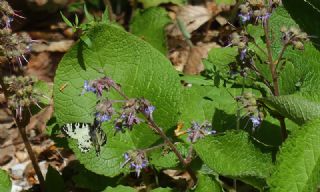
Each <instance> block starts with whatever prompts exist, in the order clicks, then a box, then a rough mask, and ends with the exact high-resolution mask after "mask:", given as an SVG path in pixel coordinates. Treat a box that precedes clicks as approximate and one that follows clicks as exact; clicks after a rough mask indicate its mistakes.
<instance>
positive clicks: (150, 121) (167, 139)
mask: <svg viewBox="0 0 320 192" xmlns="http://www.w3.org/2000/svg"><path fill="white" fill-rule="evenodd" d="M112 87H113V88H114V89H115V90H116V91H117V92H118V93H119V94H120V95H121V96H122V97H124V98H125V99H126V100H129V97H128V96H126V95H125V94H124V93H123V92H122V91H121V90H120V88H119V87H118V86H116V85H112ZM141 112H142V114H143V115H144V117H145V118H146V119H147V121H148V124H149V125H150V126H151V127H152V128H153V129H154V130H155V131H156V132H157V133H158V134H159V135H160V137H161V138H162V139H163V140H164V141H165V142H166V143H167V144H168V145H169V147H170V148H171V150H172V151H173V153H174V154H175V155H176V156H177V157H178V159H179V161H180V163H181V164H182V165H183V167H184V168H185V169H186V170H187V172H188V173H189V175H190V177H191V178H192V181H193V184H196V183H197V177H196V175H195V173H194V172H193V170H192V169H191V168H190V167H189V166H188V163H187V162H186V161H185V160H184V158H183V157H182V155H181V153H180V152H179V151H178V149H177V148H176V146H175V145H174V144H173V143H172V142H171V140H170V139H169V138H168V137H167V135H166V134H165V133H164V132H163V131H162V129H161V128H160V127H159V126H158V125H157V124H156V123H155V122H154V121H153V119H151V118H150V117H149V116H148V115H146V114H145V113H144V112H143V111H141Z"/></svg>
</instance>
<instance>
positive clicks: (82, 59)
mask: <svg viewBox="0 0 320 192" xmlns="http://www.w3.org/2000/svg"><path fill="white" fill-rule="evenodd" d="M87 35H88V37H89V38H90V39H91V42H92V46H91V47H90V48H87V47H86V46H85V45H83V44H81V43H78V44H76V45H75V46H74V47H73V48H72V49H71V50H70V51H69V52H68V53H67V54H66V55H65V56H64V58H63V59H62V61H61V62H60V64H59V67H58V69H57V72H56V77H55V83H54V84H55V85H54V108H55V116H56V118H57V122H58V123H59V124H60V125H63V124H65V123H70V122H86V123H91V122H93V118H94V116H93V112H94V107H95V104H96V101H97V99H96V96H95V95H94V94H93V93H86V94H84V95H83V96H80V93H81V91H82V87H83V84H84V81H85V80H93V79H97V78H99V77H102V76H104V75H107V76H109V77H111V78H112V79H113V80H115V81H116V82H117V83H120V85H121V87H122V90H123V92H124V93H125V94H126V95H127V96H129V97H134V98H137V97H144V98H146V99H148V100H149V101H151V103H152V104H153V105H154V106H155V107H156V110H155V112H154V119H155V121H156V122H157V124H158V125H160V126H161V127H162V128H163V130H165V131H166V130H168V129H169V128H172V127H174V126H175V124H176V122H177V121H178V115H179V112H180V107H179V106H180V98H181V96H180V94H181V90H180V82H179V77H178V75H177V73H176V71H174V69H173V68H172V66H171V64H170V62H169V61H168V60H167V59H166V58H165V57H164V56H163V55H162V54H161V53H160V52H159V51H157V50H155V49H154V48H153V47H152V46H151V45H149V44H147V43H145V42H144V41H143V40H141V39H139V38H137V37H135V36H133V35H130V34H129V33H127V32H125V31H123V30H122V29H120V28H118V27H115V26H113V25H106V24H103V25H102V24H99V25H95V26H94V27H93V28H92V29H91V30H90V31H89V32H88V33H87ZM62 85H67V86H66V87H65V89H64V90H63V91H61V90H59V88H60V87H61V86H62ZM110 94H111V95H110V96H112V97H113V98H117V99H120V98H121V97H120V96H118V95H117V94H116V93H114V92H111V93H110ZM121 99H123V98H121ZM104 127H105V129H106V131H107V134H108V141H107V144H106V145H104V146H103V148H102V150H101V155H100V156H99V157H96V156H95V154H94V150H91V151H90V152H89V153H88V154H82V153H81V152H80V151H79V150H78V149H77V146H76V142H75V141H73V140H70V146H71V148H72V149H73V150H74V151H75V153H76V156H77V158H78V159H79V160H80V162H81V163H83V164H84V165H85V167H86V168H87V169H89V170H91V171H93V172H96V173H98V174H104V175H106V176H115V175H117V174H119V173H120V172H123V171H124V170H123V169H120V165H121V163H122V162H123V161H124V159H123V153H125V152H126V151H127V150H130V149H135V148H144V147H148V146H150V145H151V144H153V143H154V142H155V141H156V140H157V139H159V137H158V135H156V134H154V133H153V132H152V130H151V129H150V128H148V126H146V125H140V126H137V127H136V128H135V129H134V130H133V131H132V132H130V133H126V134H121V133H119V134H117V135H116V136H114V130H113V128H112V124H108V123H106V125H104ZM101 167H104V169H101Z"/></svg>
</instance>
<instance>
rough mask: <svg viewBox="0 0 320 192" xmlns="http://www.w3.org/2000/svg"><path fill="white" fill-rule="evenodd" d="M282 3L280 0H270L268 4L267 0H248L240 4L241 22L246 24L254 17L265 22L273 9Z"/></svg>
mask: <svg viewBox="0 0 320 192" xmlns="http://www.w3.org/2000/svg"><path fill="white" fill-rule="evenodd" d="M280 3H281V1H280V0H270V1H269V3H268V4H267V3H266V2H265V0H247V1H246V2H245V3H244V4H241V5H240V6H239V9H240V13H239V18H240V22H241V23H242V24H245V23H247V22H249V21H251V19H252V18H253V19H255V21H261V22H262V24H265V22H266V20H267V19H269V17H270V16H271V11H272V9H273V8H274V7H276V6H278V5H279V4H280Z"/></svg>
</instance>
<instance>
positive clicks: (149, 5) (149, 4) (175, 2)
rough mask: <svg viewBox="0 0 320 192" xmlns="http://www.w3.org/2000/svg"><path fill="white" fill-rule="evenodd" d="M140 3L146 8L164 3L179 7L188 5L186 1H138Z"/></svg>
mask: <svg viewBox="0 0 320 192" xmlns="http://www.w3.org/2000/svg"><path fill="white" fill-rule="evenodd" d="M138 1H139V2H140V3H142V4H143V6H144V7H145V8H148V7H155V6H158V5H160V4H162V3H174V4H177V5H183V4H185V3H186V0H138Z"/></svg>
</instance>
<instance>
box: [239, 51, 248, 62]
mask: <svg viewBox="0 0 320 192" xmlns="http://www.w3.org/2000/svg"><path fill="white" fill-rule="evenodd" d="M246 55H247V49H246V48H244V49H241V51H240V60H241V61H243V60H244V59H245V58H246Z"/></svg>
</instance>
